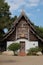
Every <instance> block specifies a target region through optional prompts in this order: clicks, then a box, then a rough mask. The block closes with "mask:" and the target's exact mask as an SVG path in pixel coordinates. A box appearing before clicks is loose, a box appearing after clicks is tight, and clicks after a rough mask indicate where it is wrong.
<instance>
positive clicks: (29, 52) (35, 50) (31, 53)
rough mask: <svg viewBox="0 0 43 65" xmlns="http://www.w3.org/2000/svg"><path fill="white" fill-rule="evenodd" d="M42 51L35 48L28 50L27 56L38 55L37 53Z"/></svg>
mask: <svg viewBox="0 0 43 65" xmlns="http://www.w3.org/2000/svg"><path fill="white" fill-rule="evenodd" d="M39 51H41V48H39V47H35V48H30V49H29V50H28V53H27V55H36V53H37V52H39Z"/></svg>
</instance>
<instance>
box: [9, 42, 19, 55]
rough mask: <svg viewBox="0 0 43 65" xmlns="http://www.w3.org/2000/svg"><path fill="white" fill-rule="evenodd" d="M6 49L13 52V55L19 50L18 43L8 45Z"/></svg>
mask: <svg viewBox="0 0 43 65" xmlns="http://www.w3.org/2000/svg"><path fill="white" fill-rule="evenodd" d="M8 49H9V50H12V51H14V54H15V52H16V51H17V50H18V49H20V43H12V44H10V45H9V47H8Z"/></svg>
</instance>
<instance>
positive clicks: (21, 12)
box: [21, 5, 25, 14]
mask: <svg viewBox="0 0 43 65" xmlns="http://www.w3.org/2000/svg"><path fill="white" fill-rule="evenodd" d="M24 7H25V6H24V5H23V6H22V12H21V13H22V14H25V12H24Z"/></svg>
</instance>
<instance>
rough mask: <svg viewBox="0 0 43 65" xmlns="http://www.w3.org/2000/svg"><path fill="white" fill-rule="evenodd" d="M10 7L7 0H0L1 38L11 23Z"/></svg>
mask: <svg viewBox="0 0 43 65" xmlns="http://www.w3.org/2000/svg"><path fill="white" fill-rule="evenodd" d="M10 15H11V13H10V12H9V6H8V4H7V3H5V0H0V37H2V36H3V34H4V33H3V29H4V28H8V27H9V23H10V22H11V21H10Z"/></svg>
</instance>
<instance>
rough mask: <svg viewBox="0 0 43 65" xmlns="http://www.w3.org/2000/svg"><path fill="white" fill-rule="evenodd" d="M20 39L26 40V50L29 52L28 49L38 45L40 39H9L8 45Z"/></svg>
mask: <svg viewBox="0 0 43 65" xmlns="http://www.w3.org/2000/svg"><path fill="white" fill-rule="evenodd" d="M20 41H25V52H26V53H27V50H28V49H30V48H32V47H36V46H38V41H28V40H26V39H19V40H16V41H8V42H7V47H8V46H9V45H10V44H12V43H16V42H17V43H19V42H20Z"/></svg>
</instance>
